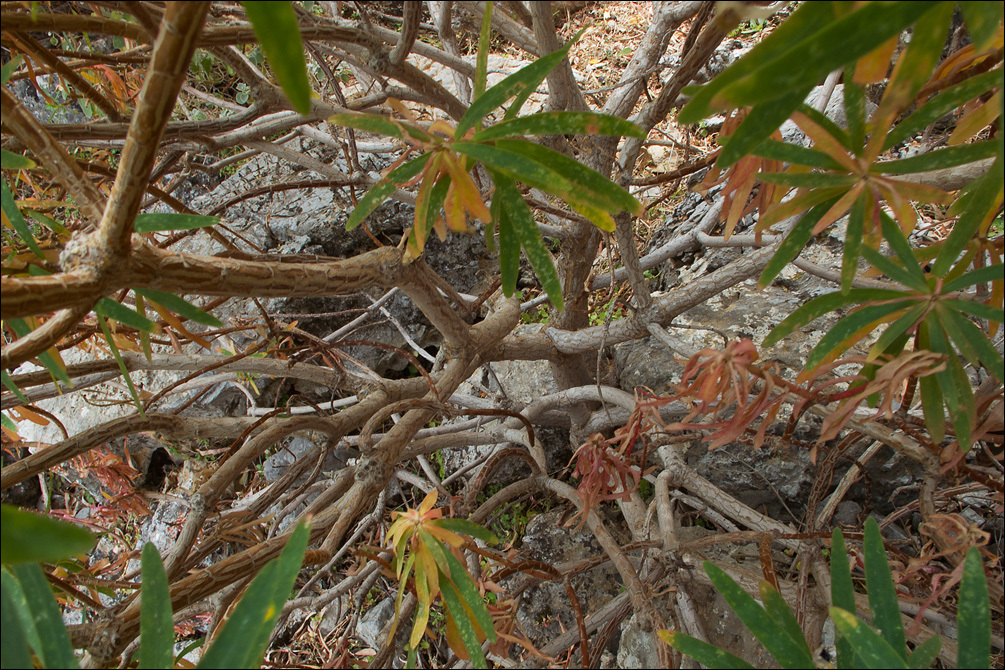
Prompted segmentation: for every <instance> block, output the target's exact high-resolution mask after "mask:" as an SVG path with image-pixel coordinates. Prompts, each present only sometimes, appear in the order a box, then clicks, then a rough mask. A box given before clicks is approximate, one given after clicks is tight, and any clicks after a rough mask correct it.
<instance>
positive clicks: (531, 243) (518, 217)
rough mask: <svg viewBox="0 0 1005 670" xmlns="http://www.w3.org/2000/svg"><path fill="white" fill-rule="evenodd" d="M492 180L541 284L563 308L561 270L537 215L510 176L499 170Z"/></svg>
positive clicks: (552, 301) (558, 308)
mask: <svg viewBox="0 0 1005 670" xmlns="http://www.w3.org/2000/svg"><path fill="white" fill-rule="evenodd" d="M493 181H494V182H495V185H496V195H497V196H498V197H499V198H500V202H501V206H502V208H503V209H504V210H505V212H506V213H505V216H506V218H508V219H509V221H510V223H511V224H512V225H513V231H514V232H515V233H516V235H517V238H518V239H519V240H520V244H521V246H523V248H524V251H525V252H526V253H527V258H528V259H529V260H530V264H531V266H532V267H533V268H534V273H535V274H536V275H537V278H538V281H540V282H541V287H542V288H543V289H544V292H545V293H547V294H548V298H549V299H550V300H551V304H552V305H554V306H555V309H557V310H559V311H561V310H562V308H563V303H562V283H561V281H560V280H559V278H558V273H557V272H555V264H554V263H553V262H552V260H551V254H549V253H548V250H547V249H546V248H545V246H544V240H543V239H542V238H541V231H540V230H538V229H537V222H536V221H534V215H533V214H532V213H531V211H530V208H529V207H527V203H526V202H525V201H524V199H523V196H522V195H520V191H518V190H517V188H516V185H515V184H514V183H513V182H512V181H511V180H510V179H507V178H506V177H505V176H503V175H501V174H498V173H497V174H496V175H495V177H494V178H493Z"/></svg>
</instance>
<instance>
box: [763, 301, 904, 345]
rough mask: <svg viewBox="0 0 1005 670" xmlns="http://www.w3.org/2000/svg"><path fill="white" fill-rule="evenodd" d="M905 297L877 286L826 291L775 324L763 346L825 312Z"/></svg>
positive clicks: (771, 343)
mask: <svg viewBox="0 0 1005 670" xmlns="http://www.w3.org/2000/svg"><path fill="white" fill-rule="evenodd" d="M903 297H904V294H903V293H901V292H900V291H892V290H889V289H875V288H857V289H851V290H850V291H848V293H838V292H837V291H835V292H834V293H825V294H824V295H821V296H818V297H816V298H813V299H812V300H810V301H809V302H807V303H805V304H803V305H802V306H801V307H799V308H797V309H796V311H794V312H792V314H789V316H788V317H786V318H785V320H784V321H782V322H781V323H780V324H778V325H777V326H775V328H774V329H773V330H772V331H771V332H770V333H768V336H767V337H766V338H764V342H763V343H762V345H761V346H764V347H771V346H774V345H775V343H777V342H779V341H780V340H781V339H782V338H783V337H785V336H786V335H788V334H789V333H791V332H793V331H794V330H796V329H797V328H802V327H803V326H805V325H806V324H808V323H810V322H811V321H813V320H815V319H818V318H820V317H821V316H823V315H824V314H827V313H829V312H833V311H834V310H836V309H840V308H841V307H844V306H845V305H852V304H857V303H862V302H866V301H870V300H891V299H894V298H903Z"/></svg>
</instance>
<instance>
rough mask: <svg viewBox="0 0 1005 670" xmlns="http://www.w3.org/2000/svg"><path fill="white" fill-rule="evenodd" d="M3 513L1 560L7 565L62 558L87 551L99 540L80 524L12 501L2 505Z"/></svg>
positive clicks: (0, 546)
mask: <svg viewBox="0 0 1005 670" xmlns="http://www.w3.org/2000/svg"><path fill="white" fill-rule="evenodd" d="M0 514H2V522H3V523H2V526H0V528H2V535H3V542H2V543H0V560H2V562H3V564H4V565H11V564H15V563H34V562H39V561H44V562H55V561H60V560H62V559H64V558H69V557H70V556H76V555H78V554H84V553H87V552H88V551H90V550H91V548H92V547H94V543H95V542H96V541H97V538H96V537H95V536H94V535H92V534H91V533H89V532H87V531H86V530H84V529H83V528H81V527H80V526H76V525H74V524H72V523H66V522H65V521H56V520H55V519H50V518H48V517H45V516H42V515H41V514H34V513H32V512H25V511H23V510H19V509H17V508H16V507H12V506H10V505H3V506H0Z"/></svg>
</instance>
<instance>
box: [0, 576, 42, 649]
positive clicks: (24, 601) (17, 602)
mask: <svg viewBox="0 0 1005 670" xmlns="http://www.w3.org/2000/svg"><path fill="white" fill-rule="evenodd" d="M0 577H2V579H3V593H4V596H6V597H7V599H9V600H10V602H11V604H12V605H13V614H14V616H15V617H16V618H17V621H18V627H19V628H20V629H21V632H22V633H23V634H24V639H25V642H27V643H28V647H29V648H30V649H35V650H38V649H41V648H42V640H41V639H40V638H39V637H38V629H37V628H36V626H35V619H34V617H33V616H32V606H31V605H29V604H28V597H27V596H26V595H25V594H24V589H22V588H21V583H20V582H19V581H18V580H17V577H15V576H14V575H13V574H12V573H11V572H10V571H9V570H8V569H7V567H6V566H5V567H4V568H3V570H2V571H0ZM50 597H51V594H50ZM4 609H6V607H5V608H4ZM4 632H5V634H4V635H3V636H2V637H3V638H4V641H5V642H6V638H8V637H10V634H9V633H7V632H6V631H4ZM36 653H37V651H36ZM4 667H5V668H6V667H18V666H4ZM20 667H26V668H30V667H32V666H31V664H30V663H29V664H28V665H26V666H20Z"/></svg>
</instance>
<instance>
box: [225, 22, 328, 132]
mask: <svg viewBox="0 0 1005 670" xmlns="http://www.w3.org/2000/svg"><path fill="white" fill-rule="evenodd" d="M241 5H243V6H244V11H245V13H246V14H247V15H248V20H249V21H251V25H252V27H253V28H254V29H255V37H257V38H258V42H259V44H261V45H262V51H264V52H265V56H266V58H268V59H269V65H271V66H272V71H273V72H274V73H275V75H276V79H277V80H279V85H280V86H282V87H283V92H284V93H286V95H287V96H288V97H289V99H290V102H291V103H292V104H293V109H295V110H297V111H298V112H299V113H301V114H305V115H306V114H308V113H309V112H310V111H311V85H310V82H309V81H308V80H307V63H306V62H305V61H304V43H303V40H302V39H301V37H300V27H299V26H298V25H297V16H296V14H295V13H294V12H293V5H292V3H289V2H242V3H241Z"/></svg>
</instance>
